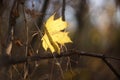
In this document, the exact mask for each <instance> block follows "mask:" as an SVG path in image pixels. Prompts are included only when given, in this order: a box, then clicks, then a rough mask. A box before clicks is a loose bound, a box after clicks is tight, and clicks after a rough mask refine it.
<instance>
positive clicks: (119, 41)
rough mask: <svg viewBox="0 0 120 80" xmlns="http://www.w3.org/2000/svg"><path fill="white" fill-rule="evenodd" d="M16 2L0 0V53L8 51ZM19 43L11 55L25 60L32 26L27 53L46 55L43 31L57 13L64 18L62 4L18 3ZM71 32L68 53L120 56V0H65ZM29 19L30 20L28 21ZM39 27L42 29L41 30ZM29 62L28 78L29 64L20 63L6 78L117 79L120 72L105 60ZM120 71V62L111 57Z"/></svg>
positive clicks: (52, 0) (58, 0)
mask: <svg viewBox="0 0 120 80" xmlns="http://www.w3.org/2000/svg"><path fill="white" fill-rule="evenodd" d="M14 1H15V0H9V1H8V0H0V54H3V52H4V50H5V45H6V44H7V43H6V39H7V36H9V35H8V31H9V27H10V12H11V10H12V6H13V5H14V4H13V3H14ZM16 1H17V4H16V6H15V10H14V11H15V13H16V15H17V17H16V21H15V23H14V24H15V25H14V40H13V46H12V51H11V56H13V57H18V58H19V57H20V56H21V57H22V56H25V52H26V49H25V47H26V46H25V44H26V39H27V35H26V34H27V32H26V27H28V44H29V47H28V53H29V56H32V55H35V54H41V55H45V51H44V49H43V48H42V46H41V37H42V35H39V30H40V32H41V33H43V28H44V24H45V22H46V20H47V19H48V18H49V17H50V16H51V15H52V14H54V13H56V18H58V17H60V16H62V6H63V4H62V1H63V0H20V1H19V0H16ZM65 2H66V3H65V4H66V7H65V19H66V21H67V22H68V24H69V26H68V28H67V31H68V32H69V36H70V37H71V39H72V41H73V43H72V44H67V45H66V46H67V49H68V50H69V49H74V50H80V51H85V52H94V53H96V54H97V53H100V54H105V55H107V56H113V57H118V58H120V1H119V0H65ZM24 18H26V22H25V19H24ZM38 28H39V30H38ZM57 61H58V62H59V64H60V65H58V64H57V63H56V60H55V59H48V60H41V61H37V62H30V65H29V66H30V68H29V70H28V73H27V75H28V77H27V78H24V74H25V69H23V68H24V65H25V64H17V65H15V66H13V67H12V68H10V69H9V70H7V72H6V73H5V72H4V71H3V70H2V69H1V70H0V75H1V76H0V77H2V78H3V80H106V79H108V80H117V77H116V76H115V74H114V73H113V72H112V71H111V70H110V69H109V68H108V66H107V65H106V64H105V63H104V62H103V61H102V60H100V59H97V58H92V57H86V56H84V57H83V56H72V57H66V58H60V59H57ZM109 62H110V63H111V64H112V65H113V67H114V68H115V69H116V70H117V71H118V72H120V61H116V60H112V59H109ZM119 74H120V73H119Z"/></svg>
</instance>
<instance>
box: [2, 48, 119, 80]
mask: <svg viewBox="0 0 120 80" xmlns="http://www.w3.org/2000/svg"><path fill="white" fill-rule="evenodd" d="M44 54H45V55H44V56H41V55H40V54H37V55H34V56H28V57H21V58H12V57H11V58H8V59H9V60H8V61H7V62H6V64H4V65H1V64H0V66H8V65H15V64H19V63H24V62H27V61H28V62H32V61H38V60H43V59H52V58H54V57H56V58H61V57H68V56H73V55H76V56H88V57H94V58H99V59H101V60H103V61H104V63H105V64H106V65H107V66H108V67H109V68H110V69H111V71H112V72H113V73H114V74H115V75H116V77H117V78H118V79H120V74H119V73H118V72H117V71H116V70H115V69H114V68H113V66H112V65H111V64H110V63H109V62H108V61H107V59H114V60H120V58H115V57H111V56H106V55H104V54H98V53H89V52H84V51H77V50H68V51H67V52H62V53H61V54H60V55H59V54H57V53H54V56H53V55H52V54H51V53H44ZM4 59H6V58H4ZM0 60H1V59H0ZM0 62H2V61H0Z"/></svg>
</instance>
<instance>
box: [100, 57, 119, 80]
mask: <svg viewBox="0 0 120 80" xmlns="http://www.w3.org/2000/svg"><path fill="white" fill-rule="evenodd" d="M102 60H103V61H104V63H105V64H106V65H107V66H108V67H109V68H110V69H111V71H112V72H113V73H114V74H115V75H116V76H117V77H118V78H119V79H120V74H118V72H117V71H116V70H115V68H113V66H112V65H111V64H110V62H108V61H107V60H106V59H105V58H103V59H102Z"/></svg>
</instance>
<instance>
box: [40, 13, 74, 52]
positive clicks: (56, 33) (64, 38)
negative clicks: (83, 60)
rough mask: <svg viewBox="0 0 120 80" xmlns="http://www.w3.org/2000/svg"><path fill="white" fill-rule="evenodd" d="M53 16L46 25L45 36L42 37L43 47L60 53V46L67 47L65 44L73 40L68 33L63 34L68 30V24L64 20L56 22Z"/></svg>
mask: <svg viewBox="0 0 120 80" xmlns="http://www.w3.org/2000/svg"><path fill="white" fill-rule="evenodd" d="M54 16H55V14H54V15H52V16H51V17H50V18H49V19H48V20H47V22H46V24H45V34H44V35H43V37H42V39H41V40H42V46H43V48H44V49H45V50H46V51H47V49H48V48H49V49H50V51H51V52H52V53H53V52H57V53H60V46H59V45H62V46H65V43H71V42H72V41H71V39H70V38H69V36H68V32H63V31H62V30H64V29H65V28H67V26H68V23H67V22H66V21H63V20H62V18H61V17H60V18H58V19H56V20H54Z"/></svg>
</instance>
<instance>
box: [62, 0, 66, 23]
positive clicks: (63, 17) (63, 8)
mask: <svg viewBox="0 0 120 80" xmlns="http://www.w3.org/2000/svg"><path fill="white" fill-rule="evenodd" d="M62 1H63V2H62V20H63V21H65V6H66V3H65V2H66V0H62Z"/></svg>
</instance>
